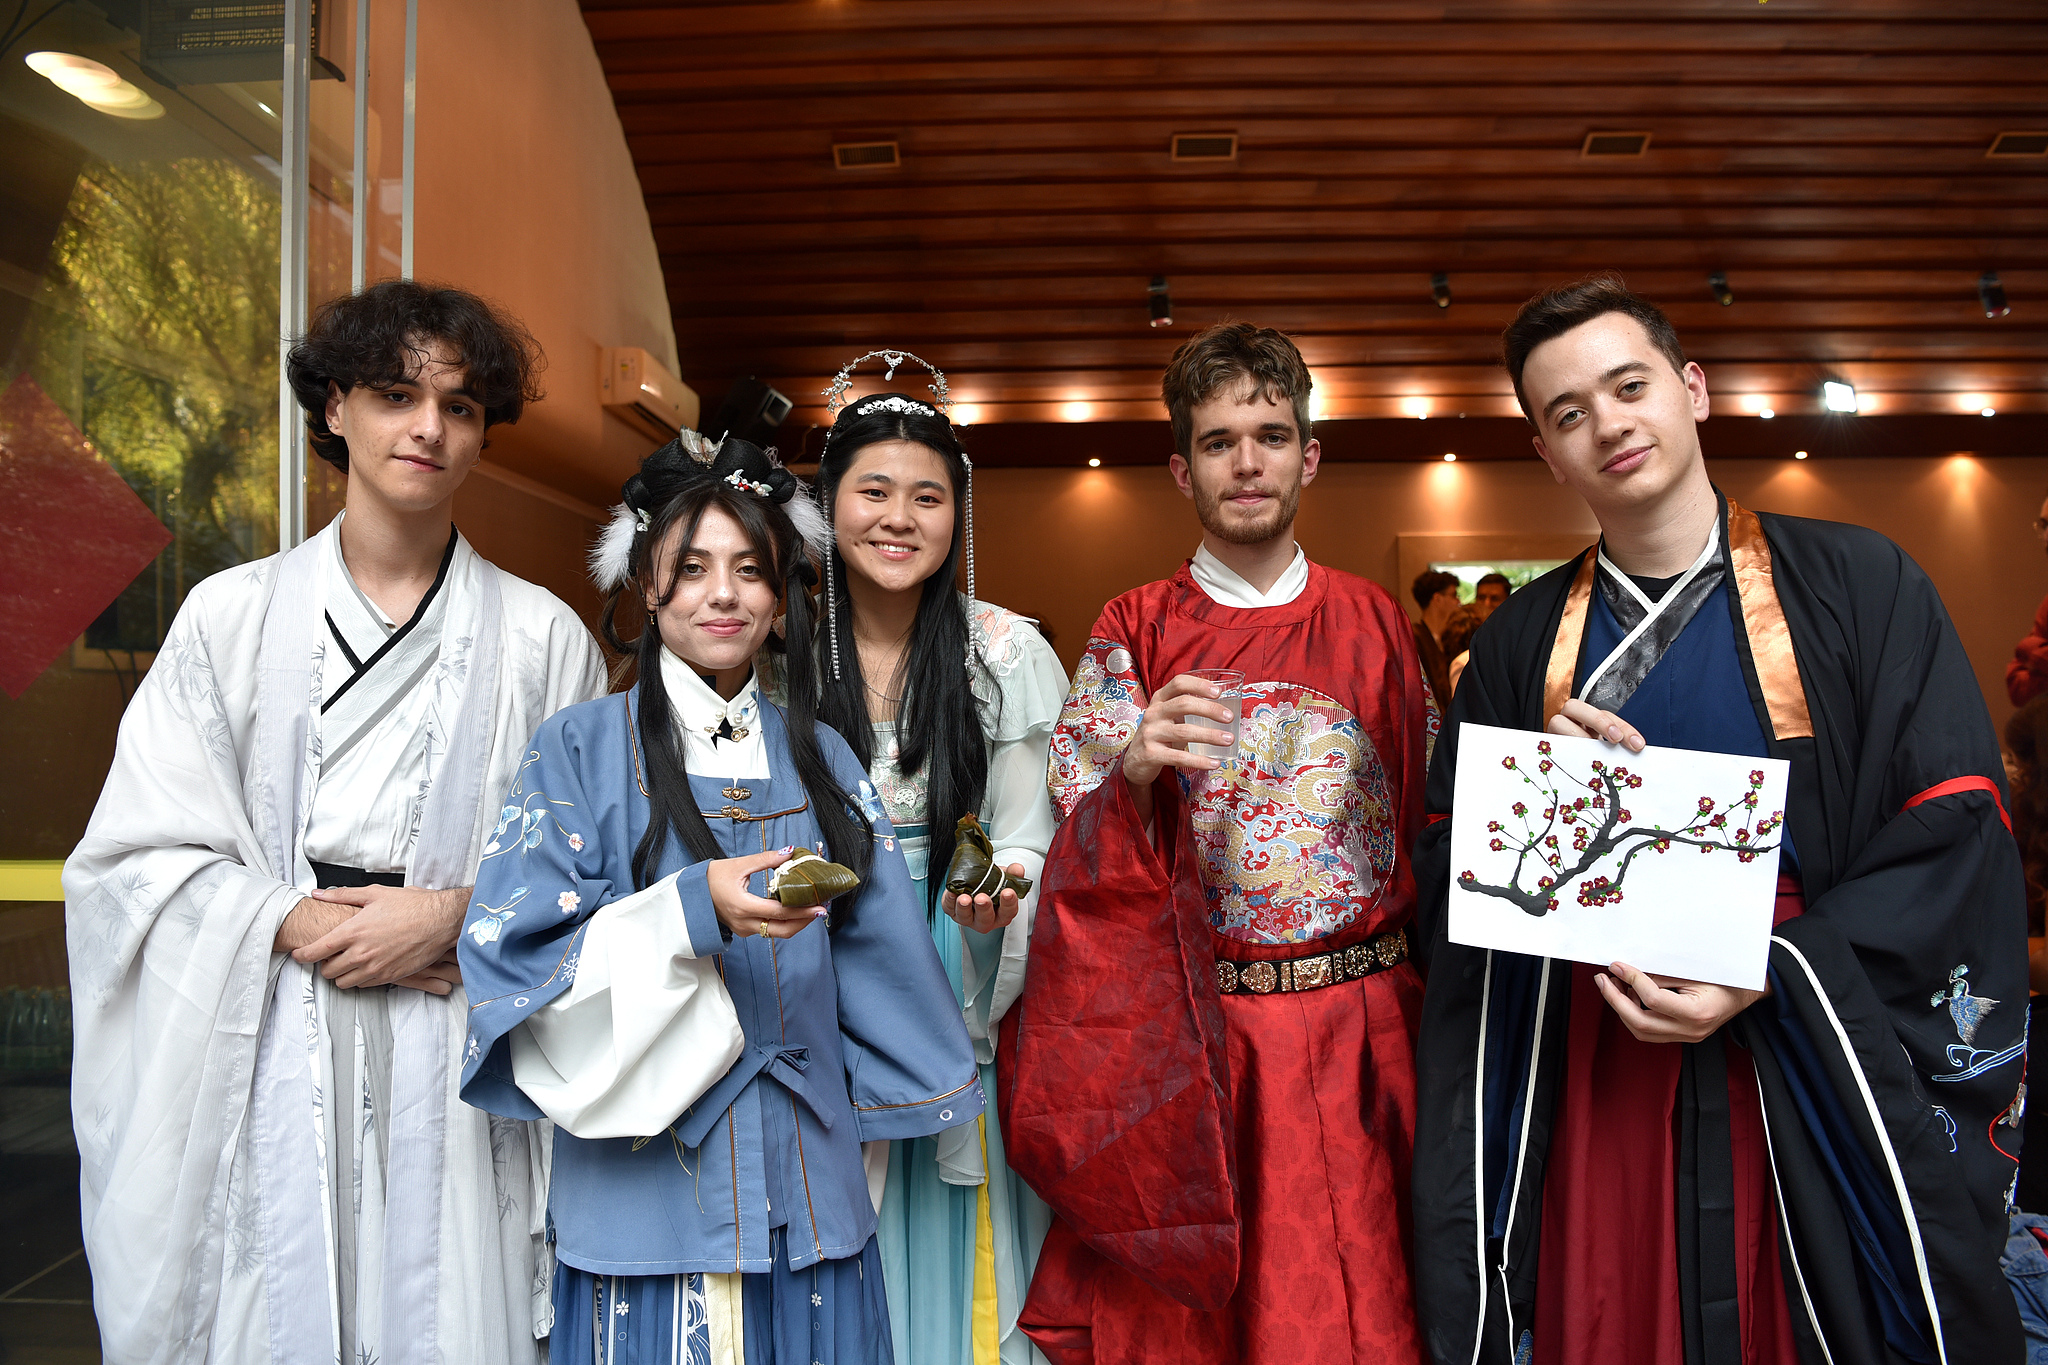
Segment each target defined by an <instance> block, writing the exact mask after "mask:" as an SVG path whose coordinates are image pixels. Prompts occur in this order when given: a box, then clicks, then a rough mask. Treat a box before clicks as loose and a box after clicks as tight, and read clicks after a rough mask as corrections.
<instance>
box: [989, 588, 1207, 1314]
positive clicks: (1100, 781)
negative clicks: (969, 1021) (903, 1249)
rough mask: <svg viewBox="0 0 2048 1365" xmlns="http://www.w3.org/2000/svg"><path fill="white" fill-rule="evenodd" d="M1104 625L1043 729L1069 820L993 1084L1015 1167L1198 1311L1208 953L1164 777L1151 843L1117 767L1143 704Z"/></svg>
mask: <svg viewBox="0 0 2048 1365" xmlns="http://www.w3.org/2000/svg"><path fill="white" fill-rule="evenodd" d="M1105 628H1107V630H1106V629H1105ZM1117 629H1118V628H1117V626H1116V624H1115V623H1114V622H1113V621H1112V620H1111V618H1110V615H1109V614H1108V613H1105V616H1104V620H1103V622H1102V623H1099V624H1098V626H1097V628H1096V634H1095V637H1094V638H1092V639H1090V641H1089V643H1088V649H1087V652H1086V653H1085V654H1084V655H1083V656H1082V660H1081V667H1080V669H1079V671H1078V672H1077V673H1076V674H1075V678H1074V686H1073V690H1072V692H1071V693H1070V694H1069V696H1068V698H1067V704H1066V707H1065V709H1064V710H1063V711H1062V713H1061V716H1060V723H1059V728H1058V732H1057V733H1056V735H1055V736H1054V740H1053V748H1052V777H1051V782H1052V789H1053V792H1054V794H1055V796H1056V797H1057V798H1058V800H1059V803H1060V805H1061V807H1062V808H1063V809H1064V810H1065V812H1066V821H1065V823H1064V824H1062V825H1061V826H1060V829H1059V832H1058V834H1057V835H1055V836H1054V839H1053V843H1052V848H1051V851H1050V853H1049V854H1048V856H1047V858H1046V864H1045V880H1044V885H1043V886H1042V887H1041V888H1040V893H1039V903H1038V917H1037V922H1036V924H1035V925H1034V926H1033V929H1032V947H1031V967H1030V971H1029V973H1028V974H1027V977H1026V980H1025V985H1024V991H1023V994H1022V995H1021V996H1020V998H1019V999H1018V1001H1017V1003H1016V1004H1015V1005H1014V1006H1012V1007H1011V1009H1010V1011H1009V1013H1008V1015H1007V1016H1006V1017H1005V1018H1004V1020H1003V1025H1002V1027H1003V1039H1002V1045H1001V1047H1000V1048H999V1049H998V1050H997V1054H996V1056H997V1065H998V1068H999V1073H1000V1085H999V1086H998V1096H999V1098H1000V1099H1001V1101H1002V1104H1003V1133H1004V1140H1005V1143H1006V1144H1007V1147H1008V1155H1009V1161H1010V1165H1011V1167H1012V1169H1014V1170H1015V1171H1016V1172H1017V1173H1018V1174H1019V1175H1021V1176H1023V1177H1024V1179H1025V1180H1026V1181H1027V1182H1029V1183H1030V1185H1031V1187H1032V1188H1033V1189H1034V1190H1036V1191H1037V1192H1038V1194H1039V1196H1040V1197H1041V1198H1043V1199H1044V1200H1045V1201H1046V1202H1047V1203H1048V1204H1050V1205H1051V1206H1052V1207H1053V1210H1054V1211H1055V1212H1056V1213H1058V1214H1059V1216H1060V1217H1061V1218H1062V1219H1063V1220H1065V1221H1066V1223H1067V1224H1068V1226H1069V1227H1071V1228H1072V1229H1073V1230H1074V1232H1075V1233H1076V1234H1077V1235H1079V1236H1080V1237H1081V1239H1082V1240H1083V1241H1085V1242H1087V1243H1088V1245H1089V1246H1091V1247H1092V1248H1094V1249H1095V1250H1096V1251H1098V1252H1100V1253H1101V1254H1102V1255H1104V1256H1106V1257H1108V1258H1109V1259H1111V1260H1113V1261H1115V1262H1116V1263H1118V1264H1119V1265H1121V1266H1123V1267H1125V1268H1126V1269H1128V1270H1129V1271H1130V1272H1131V1273H1132V1274H1134V1275H1137V1276H1138V1277H1140V1278H1141V1279H1143V1280H1145V1281H1146V1282H1147V1283H1149V1284H1151V1285H1153V1286H1154V1287H1156V1288H1157V1289H1159V1290H1160V1291H1161V1292H1162V1293H1165V1294H1167V1295H1170V1296H1171V1297H1173V1298H1175V1299H1177V1300H1179V1301H1180V1302H1182V1303H1185V1304H1187V1305H1189V1306H1190V1307H1194V1308H1200V1309H1208V1308H1215V1307H1217V1306H1219V1305H1221V1304H1222V1303H1223V1302H1224V1301H1225V1300H1227V1299H1228V1298H1229V1297H1230V1295H1231V1293H1232V1292H1233V1291H1234V1290H1235V1288H1236V1286H1237V1277H1238V1260H1239V1249H1240V1248H1239V1243H1240V1236H1241V1233H1240V1228H1239V1223H1238V1216H1237V1195H1236V1189H1237V1180H1236V1155H1235V1150H1234V1146H1233V1142H1232V1138H1231V1128H1230V1123H1229V1073H1228V1061H1227V1056H1226V1053H1225V1051H1224V1044H1223V1015H1222V1005H1221V1002H1220V1000H1219V998H1218V996H1217V994H1216V991H1215V989H1214V987H1213V985H1210V984H1209V983H1211V982H1213V981H1214V980H1215V972H1216V962H1215V952H1214V949H1213V947H1212V946H1211V943H1210V930H1209V910H1208V902H1207V900H1206V898H1205V896H1204V894H1203V891H1202V884H1201V874H1200V871H1199V857H1200V855H1199V853H1198V852H1197V850H1196V846H1195V843H1194V836H1193V831H1192V829H1191V827H1190V825H1189V823H1188V813H1187V807H1186V803H1185V801H1184V800H1183V799H1182V796H1181V792H1180V785H1179V783H1178V782H1176V781H1174V780H1172V779H1171V778H1170V777H1168V778H1166V779H1164V780H1162V781H1160V782H1159V783H1158V784H1157V785H1156V786H1155V787H1154V789H1153V792H1154V801H1155V803H1156V804H1155V809H1154V827H1155V829H1156V831H1157V843H1156V845H1155V842H1154V839H1153V837H1150V836H1148V834H1147V831H1146V829H1145V827H1144V825H1143V823H1142V822H1141V821H1140V820H1139V818H1138V814H1137V808H1136V807H1135V805H1134V804H1133V803H1132V800H1131V792H1130V787H1129V785H1128V784H1127V783H1126V782H1125V781H1124V779H1123V777H1122V775H1121V774H1120V773H1118V772H1117V771H1116V760H1117V758H1119V757H1120V756H1121V755H1122V753H1123V749H1124V746H1125V745H1126V744H1128V743H1129V741H1130V736H1131V734H1132V733H1133V732H1134V731H1135V729H1136V726H1137V721H1138V717H1139V716H1140V715H1141V714H1142V713H1143V710H1144V706H1145V697H1144V692H1143V688H1142V686H1141V685H1140V683H1139V681H1138V675H1137V672H1136V666H1135V664H1134V662H1133V660H1132V658H1131V654H1130V650H1129V649H1128V648H1126V647H1125V646H1124V645H1123V644H1122V643H1120V642H1119V641H1118V639H1117V638H1116V636H1115V635H1114V634H1111V633H1108V632H1110V631H1115V630H1117Z"/></svg>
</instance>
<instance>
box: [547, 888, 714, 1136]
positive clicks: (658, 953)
mask: <svg viewBox="0 0 2048 1365" xmlns="http://www.w3.org/2000/svg"><path fill="white" fill-rule="evenodd" d="M681 875H682V874H681V873H676V874H673V875H671V876H668V877H665V878H663V879H662V880H661V881H659V882H656V883H655V884H654V885H653V886H650V887H648V888H647V889H646V890H644V891H636V892H634V893H633V894H631V895H629V896H625V897H622V898H621V899H619V900H616V901H613V902H611V903H610V904H609V905H606V906H603V907H602V908H600V909H599V910H598V911H597V912H596V913H594V914H593V915H592V916H591V917H590V923H589V924H588V925H587V926H585V928H584V930H583V943H582V947H581V949H580V950H579V952H578V954H577V958H576V964H575V967H574V971H575V974H576V977H575V982H574V984H572V985H571V986H570V988H569V989H568V990H566V991H564V992H563V993H562V994H561V995H558V996H556V997H555V998H554V999H553V1000H551V1001H549V1002H548V1003H547V1004H546V1005H543V1006H542V1007H541V1008H540V1009H538V1010H535V1011H534V1012H533V1014H531V1015H529V1016H528V1017H527V1018H526V1020H525V1021H524V1022H523V1023H521V1024H519V1025H518V1026H517V1027H515V1028H514V1029H513V1030H512V1032H511V1035H510V1038H511V1043H512V1077H513V1079H514V1080H515V1081H517V1082H518V1084H519V1088H520V1089H521V1090H523V1091H525V1092H526V1094H527V1096H528V1098H530V1099H532V1100H533V1102H534V1103H535V1104H537V1105H539V1106H540V1110H541V1112H542V1113H544V1114H546V1115H547V1116H548V1117H549V1118H551V1119H553V1120H554V1121H555V1122H556V1123H558V1124H560V1125H561V1126H562V1127H563V1128H565V1129H567V1130H568V1131H569V1132H570V1133H572V1134H574V1135H575V1136H577V1137H580V1138H612V1137H643V1136H646V1135H648V1134H652V1133H659V1132H660V1131H661V1130H662V1129H664V1128H666V1127H667V1126H668V1125H669V1124H670V1123H672V1122H674V1121H675V1119H676V1118H677V1116H678V1115H680V1114H681V1113H682V1112H683V1110H685V1109H687V1108H689V1107H690V1105H692V1104H694V1103H695V1102H696V1101H697V1099H698V1097H699V1096H701V1095H702V1094H703V1093H704V1092H705V1091H706V1090H709V1089H710V1088H711V1087H712V1086H713V1085H714V1084H716V1083H717V1081H718V1079H719V1078H720V1077H721V1076H723V1075H725V1073H726V1071H727V1070H728V1069H729V1068H730V1067H731V1066H732V1064H733V1062H734V1061H735V1060H736V1059H737V1058H738V1057H739V1055H740V1052H741V1050H742V1049H743V1048H744V1047H745V1046H746V1036H745V1034H744V1033H742V1032H741V1029H740V1021H739V1015H738V1014H737V1013H735V1012H734V1010H733V1006H732V997H731V996H730V995H728V994H727V993H726V989H725V982H724V980H723V979H722V978H721V977H720V975H719V971H718V967H719V962H720V958H719V957H718V956H716V955H715V954H713V955H709V956H703V957H699V956H696V955H694V954H693V952H692V946H691V943H690V934H689V930H688V928H687V927H686V925H685V920H684V912H683V900H682V896H681V894H680V893H679V891H678V889H677V886H676V881H677V878H678V877H680V876H681Z"/></svg>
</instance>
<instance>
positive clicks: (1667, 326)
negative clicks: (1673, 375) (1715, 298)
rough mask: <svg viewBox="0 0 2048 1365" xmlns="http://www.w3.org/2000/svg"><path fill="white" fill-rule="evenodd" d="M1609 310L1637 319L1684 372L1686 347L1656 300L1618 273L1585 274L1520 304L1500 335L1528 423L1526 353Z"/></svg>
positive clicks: (1533, 416)
mask: <svg viewBox="0 0 2048 1365" xmlns="http://www.w3.org/2000/svg"><path fill="white" fill-rule="evenodd" d="M1609 313H1626V314H1628V315H1629V316H1630V317H1632V318H1634V319H1635V320H1636V321H1637V322H1639V323H1641V324H1642V328H1643V330H1644V331H1645V332H1647V333H1648V334H1649V337H1650V344H1651V345H1653V346H1655V347H1656V348H1657V349H1658V350H1660V351H1662V352H1663V353H1664V358H1665V359H1666V360H1668V361H1670V362H1671V368H1672V369H1674V370H1677V371H1678V372H1679V373H1681V374H1682V373H1684V372H1685V348H1684V347H1682V346H1680V345H1679V344H1678V331H1677V329H1676V328H1674V327H1673V326H1672V325H1671V319H1670V318H1667V317H1665V316H1664V310H1663V309H1661V308H1659V307H1658V306H1657V305H1656V304H1654V303H1651V302H1650V301H1649V300H1648V299H1646V298H1643V297H1642V296H1641V295H1639V294H1633V293H1631V292H1629V287H1628V286H1627V285H1626V284H1624V283H1623V282H1622V278H1621V276H1619V275H1588V276H1587V277H1586V278H1585V279H1583V280H1574V281H1573V282H1572V283H1570V284H1561V285H1559V286H1558V287H1557V288H1555V289H1546V290H1544V291H1543V292H1542V293H1541V294H1538V295H1537V296H1536V297H1535V298H1533V299H1530V300H1529V301H1528V302H1527V303H1525V304H1523V305H1522V311H1521V312H1519V313H1517V314H1515V320H1514V321H1513V322H1511V323H1509V324H1508V329H1507V331H1505V332H1503V333H1501V338H1500V341H1501V364H1503V365H1505V366H1506V367H1507V372H1508V378H1509V379H1511V380H1513V381H1514V385H1515V401H1516V402H1517V403H1519V404H1521V405H1522V416H1524V417H1526V418H1528V419H1529V421H1530V423H1531V424H1532V425H1533V424H1534V423H1535V421H1536V414H1535V413H1533V412H1531V411H1530V410H1529V395H1528V394H1526V393H1524V392H1523V391H1522V367H1523V366H1524V365H1526V364H1528V363H1529V352H1531V351H1533V350H1535V349H1536V348H1537V347H1538V346H1541V345H1542V344H1543V343H1544V342H1546V341H1550V340H1553V339H1554V338H1557V337H1561V336H1563V335H1564V334H1565V333H1566V332H1569V331H1571V330H1572V328H1574V327H1579V326H1583V325H1584V324H1586V323H1588V322H1591V321H1592V320H1593V319H1594V318H1600V317H1605V316H1607V315H1608V314H1609Z"/></svg>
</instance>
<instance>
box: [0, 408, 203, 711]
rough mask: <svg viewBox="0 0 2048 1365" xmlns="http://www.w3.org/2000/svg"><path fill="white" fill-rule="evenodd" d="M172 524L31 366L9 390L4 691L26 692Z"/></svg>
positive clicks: (1, 445)
mask: <svg viewBox="0 0 2048 1365" xmlns="http://www.w3.org/2000/svg"><path fill="white" fill-rule="evenodd" d="M170 543H171V533H170V530H169V529H168V528H167V527H165V525H164V524H163V523H162V522H160V521H158V520H157V519H156V517H155V515H154V514H152V513H151V512H150V510H149V508H148V507H147V506H146V505H145V504H144V503H143V501H142V499H141V498H138V497H136V496H135V492H134V490H133V489H131V488H129V487H128V485H127V484H126V483H124V482H122V480H121V476H120V475H119V474H117V473H115V472H114V469H113V466H111V465H109V464H108V463H107V462H106V461H105V460H103V459H101V458H100V454H99V452H98V451H96V450H94V449H93V448H92V442H90V441H88V440H86V439H85V433H84V432H81V431H80V430H79V429H78V428H77V427H76V426H74V425H72V422H71V419H70V418H69V417H68V416H66V415H65V413H64V409H62V408H60V407H58V406H57V405H56V404H55V403H53V402H51V401H50V396H49V395H48V394H46V393H44V392H43V390H42V386H41V385H39V384H37V383H36V381H35V380H34V379H32V378H30V377H29V375H28V373H27V371H23V372H22V373H21V374H20V375H18V376H16V377H15V380H14V382H13V383H12V384H9V385H8V386H7V391H6V392H5V393H0V691H5V692H6V693H7V695H8V696H10V697H19V696H20V695H21V694H22V693H24V692H26V691H28V686H29V684H30V683H32V682H34V681H35V680H36V679H37V678H38V677H39V676H41V674H42V672H43V670H44V669H46V668H48V667H49V666H50V665H51V664H52V663H54V662H55V661H56V659H57V656H58V655H60V654H62V653H63V652H64V650H65V648H66V647H67V646H69V645H70V643H71V642H72V641H73V640H76V639H77V638H78V637H79V636H81V635H83V634H84V633H85V628H86V627H87V626H89V625H91V624H92V623H93V621H94V620H95V619H96V618H97V617H98V616H99V614H100V613H101V612H103V611H105V610H106V609H107V608H108V607H109V606H111V605H112V604H113V601H114V599H115V598H117V597H119V596H120V595H121V592H122V590H123V589H125V588H126V587H127V586H128V585H129V584H130V583H133V582H134V581H135V578H136V575H138V574H140V573H141V572H142V571H143V570H144V569H146V568H148V567H149V564H150V561H151V560H153V559H155V558H156V557H157V555H158V554H159V553H160V552H161V551H162V550H163V548H164V546H166V545H168V544H170Z"/></svg>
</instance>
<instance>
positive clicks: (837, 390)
mask: <svg viewBox="0 0 2048 1365" xmlns="http://www.w3.org/2000/svg"><path fill="white" fill-rule="evenodd" d="M870 360H880V361H881V362H882V365H883V370H882V379H883V381H884V382H887V381H888V380H891V379H894V378H895V377H896V371H898V370H900V369H902V368H903V366H904V365H906V364H909V363H911V362H913V361H914V362H916V363H917V364H919V365H922V366H924V367H925V369H927V370H929V371H930V372H931V376H932V379H931V383H929V384H927V385H926V386H925V387H926V388H928V389H930V390H931V393H932V397H933V399H934V402H933V403H920V402H919V401H918V400H917V399H915V398H905V397H904V396H903V395H902V394H900V393H880V394H871V395H869V396H868V397H866V398H861V399H857V400H855V401H854V402H853V403H852V404H850V405H849V404H848V402H847V400H846V394H847V391H848V390H849V389H851V388H852V387H853V372H854V371H855V370H857V369H859V368H860V367H861V365H862V364H864V363H865V362H867V361H870ZM819 392H821V393H823V394H824V395H825V411H826V412H828V413H830V414H831V415H832V426H831V428H829V429H828V430H827V431H826V432H825V449H826V450H828V451H829V450H830V449H831V448H832V432H833V431H836V430H837V429H838V426H839V419H840V418H841V417H842V416H845V415H846V414H847V413H849V412H850V413H851V414H852V415H853V416H855V417H864V416H866V415H867V414H868V413H871V412H894V413H901V414H904V415H907V416H915V417H936V418H938V419H939V420H940V421H941V422H945V423H946V424H948V425H951V424H952V420H953V419H952V415H951V414H952V411H953V399H952V397H951V395H949V394H948V393H947V391H946V373H945V371H943V370H941V369H940V368H939V367H938V366H936V365H934V364H932V363H931V361H929V360H926V359H925V358H924V357H923V356H918V355H912V354H911V353H910V352H908V351H886V350H885V351H869V352H868V353H867V354H866V355H863V356H856V357H855V358H854V359H852V360H849V361H847V362H846V364H845V365H843V366H841V367H840V370H839V373H838V374H835V375H833V376H832V382H831V383H830V384H827V385H826V386H825V387H824V388H823V389H821V390H820V391H819ZM960 463H961V465H962V466H963V467H964V468H965V469H966V473H967V481H966V489H965V493H966V496H965V497H963V498H962V499H961V502H962V504H963V507H964V510H963V513H962V516H963V520H964V523H965V527H966V546H965V549H966V552H967V600H968V602H970V603H972V602H973V601H974V461H972V460H970V459H968V458H967V452H966V451H964V450H962V451H961V452H960ZM818 498H819V501H818V504H817V507H818V515H819V516H821V517H825V516H828V515H829V514H828V513H827V511H826V509H825V506H824V501H823V499H824V493H823V490H822V489H821V490H820V491H819V493H818ZM826 534H827V536H828V540H827V542H826V544H827V546H828V548H827V549H826V551H825V632H826V634H827V635H829V636H831V638H832V681H834V682H838V681H839V591H838V584H837V583H835V582H834V581H833V579H834V575H833V572H832V559H833V554H832V550H831V548H829V547H830V546H831V545H832V543H833V541H832V539H831V538H830V537H831V530H830V527H829V525H828V527H827V531H826ZM967 668H968V671H969V672H970V673H971V672H973V669H974V633H973V632H972V631H971V630H970V631H969V632H968V637H967Z"/></svg>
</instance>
